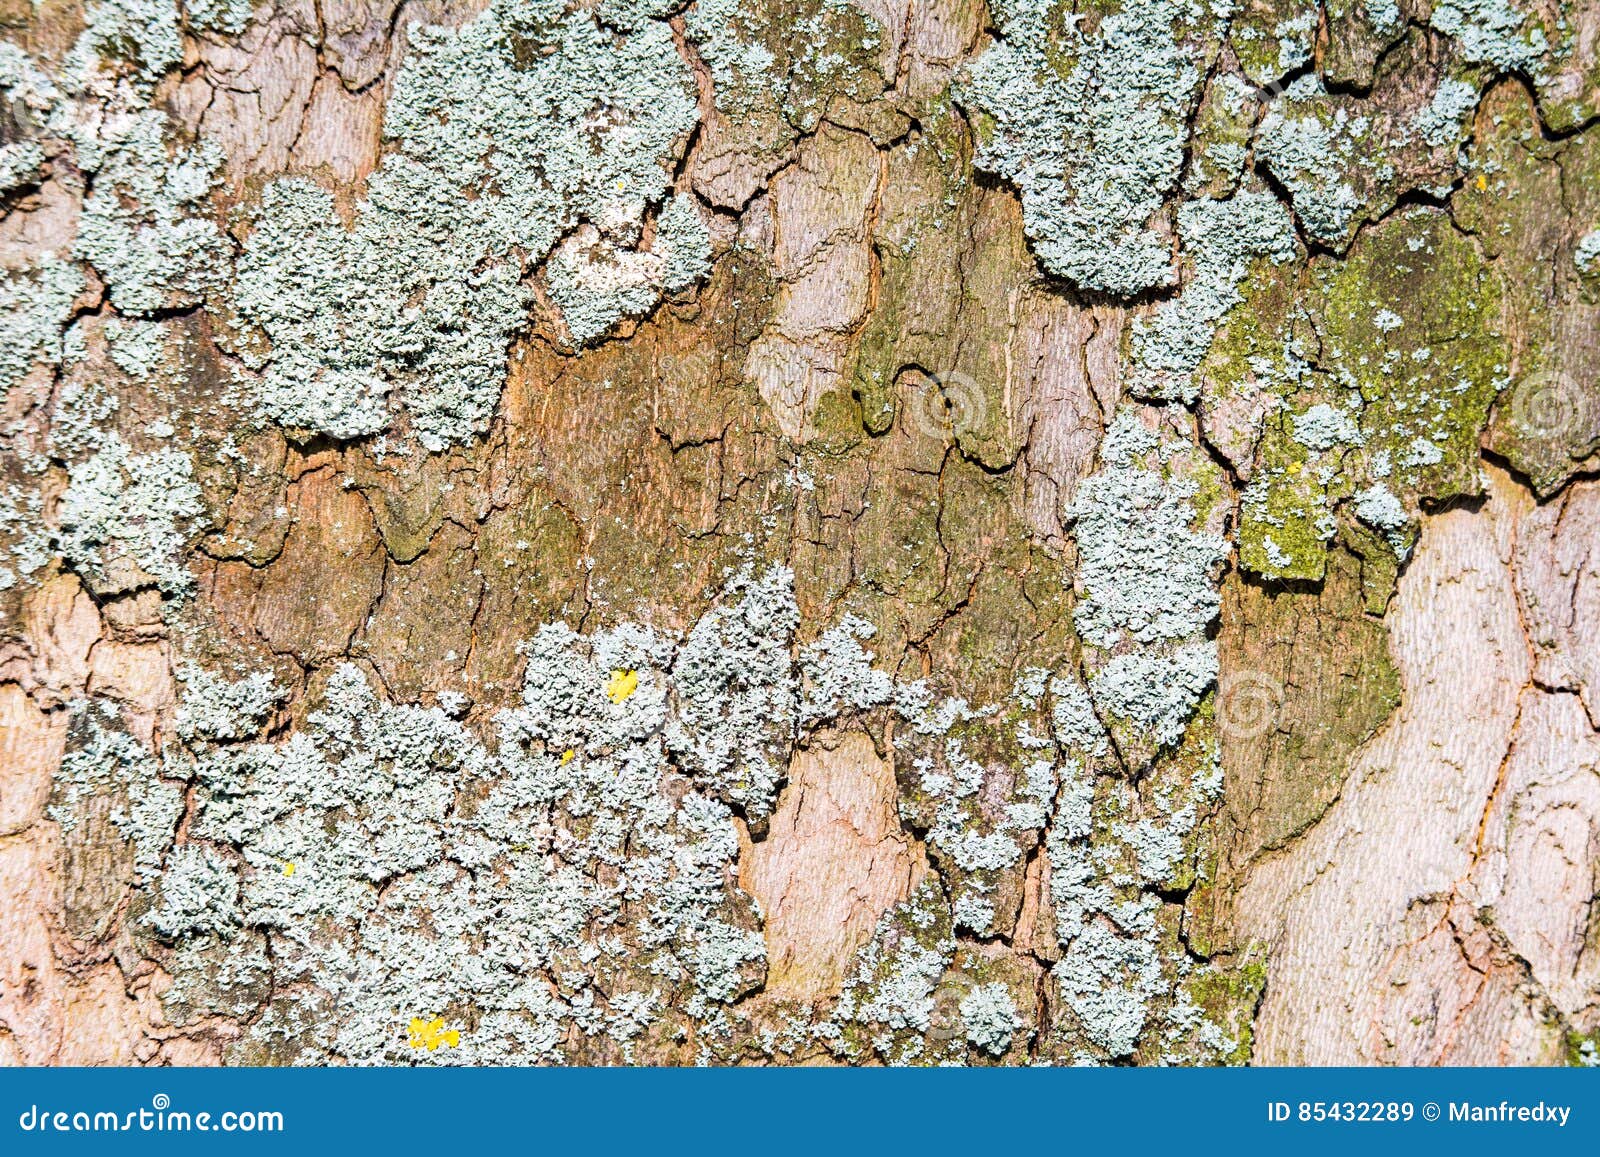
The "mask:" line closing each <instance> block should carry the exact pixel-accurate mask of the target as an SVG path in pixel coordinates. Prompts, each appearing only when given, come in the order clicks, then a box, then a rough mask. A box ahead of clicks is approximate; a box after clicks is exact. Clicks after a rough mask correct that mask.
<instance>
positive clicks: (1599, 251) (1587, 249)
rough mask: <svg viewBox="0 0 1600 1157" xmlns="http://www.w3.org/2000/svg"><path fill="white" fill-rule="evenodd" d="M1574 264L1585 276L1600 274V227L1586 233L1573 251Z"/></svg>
mask: <svg viewBox="0 0 1600 1157" xmlns="http://www.w3.org/2000/svg"><path fill="white" fill-rule="evenodd" d="M1572 264H1573V265H1574V266H1576V267H1577V270H1578V272H1579V273H1581V274H1582V275H1583V276H1585V277H1593V276H1595V275H1597V274H1600V229H1595V230H1592V231H1590V232H1588V233H1585V234H1584V235H1583V236H1582V237H1581V238H1580V239H1579V241H1578V246H1577V248H1576V249H1574V250H1573V253H1572Z"/></svg>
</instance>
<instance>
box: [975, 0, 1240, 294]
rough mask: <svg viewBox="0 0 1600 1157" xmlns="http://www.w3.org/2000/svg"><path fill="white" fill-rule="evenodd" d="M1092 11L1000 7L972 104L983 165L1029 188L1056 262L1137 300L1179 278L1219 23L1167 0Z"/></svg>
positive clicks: (1046, 255)
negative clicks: (1184, 195) (1178, 202)
mask: <svg viewBox="0 0 1600 1157" xmlns="http://www.w3.org/2000/svg"><path fill="white" fill-rule="evenodd" d="M1095 14H1096V16H1098V17H1099V18H1100V19H1099V21H1098V24H1099V27H1098V28H1097V29H1095V30H1093V31H1092V32H1090V31H1085V29H1084V28H1082V27H1081V24H1082V22H1083V21H1084V19H1085V17H1086V15H1087V14H1086V13H1079V12H1071V11H1069V10H1068V8H1067V6H1066V5H1064V4H1061V3H1058V2H1055V0H1014V2H1008V3H1003V4H1000V5H998V6H997V7H996V9H995V17H996V22H997V23H998V24H999V27H1000V37H999V39H997V40H996V41H995V42H994V43H993V44H991V45H990V46H989V47H988V48H987V49H986V50H985V51H984V53H983V55H982V56H980V57H979V58H978V59H977V60H976V61H975V62H974V63H973V65H972V68H971V74H970V76H969V77H968V79H967V80H966V82H965V83H964V84H963V85H962V86H961V87H960V89H959V94H960V99H961V100H962V101H963V102H964V103H965V104H966V105H968V106H969V107H970V108H971V109H972V110H973V111H974V113H975V115H976V117H977V129H978V139H979V148H978V153H977V157H976V158H975V163H976V164H977V166H978V167H979V168H980V169H985V170H987V171H989V172H993V173H998V174H999V175H1001V176H1003V177H1005V178H1006V179H1007V180H1010V181H1013V182H1015V183H1016V185H1017V188H1018V190H1019V191H1020V193H1021V195H1022V206H1023V213H1024V219H1025V221H1026V224H1027V229H1028V236H1029V237H1030V238H1031V239H1032V241H1033V243H1034V249H1035V252H1036V253H1037V254H1038V256H1039V260H1040V262H1041V264H1043V266H1044V267H1045V268H1046V269H1047V270H1049V271H1050V272H1051V273H1054V274H1056V275H1058V276H1061V277H1065V278H1067V279H1069V280H1070V281H1072V282H1073V283H1074V284H1076V285H1079V286H1082V287H1083V288H1085V289H1091V290H1097V291H1100V292H1103V293H1110V294H1115V295H1117V296H1123V297H1125V296H1129V295H1132V294H1136V293H1139V292H1141V291H1143V290H1146V289H1150V288H1152V287H1155V286H1162V285H1168V284H1170V283H1171V282H1172V280H1173V272H1174V271H1173V268H1172V257H1171V250H1170V245H1169V242H1168V240H1167V238H1166V236H1164V235H1163V232H1162V231H1161V230H1160V229H1159V228H1158V226H1159V225H1161V224H1164V223H1165V222H1164V221H1163V218H1164V215H1165V205H1166V199H1167V196H1168V195H1169V194H1170V193H1171V192H1172V190H1173V189H1174V188H1175V187H1176V185H1177V182H1178V177H1179V174H1180V172H1181V170H1182V166H1183V150H1184V136H1185V128H1186V121H1187V117H1188V115H1189V112H1190V108H1191V105H1192V104H1193V102H1194V101H1195V99H1196V96H1197V93H1198V89H1199V86H1200V82H1201V80H1202V78H1203V76H1204V74H1205V60H1206V57H1207V53H1206V52H1205V51H1202V50H1197V47H1198V45H1199V44H1203V43H1204V41H1205V39H1206V38H1207V37H1208V36H1209V35H1210V34H1211V32H1212V28H1211V19H1210V17H1209V16H1208V15H1204V14H1200V13H1199V11H1198V9H1194V8H1191V7H1189V6H1187V5H1183V4H1176V3H1169V2H1167V0H1138V2H1137V3H1133V4H1128V5H1123V6H1120V7H1119V6H1109V5H1108V6H1106V10H1105V11H1104V12H1103V14H1102V13H1101V12H1099V11H1097V12H1096V13H1095Z"/></svg>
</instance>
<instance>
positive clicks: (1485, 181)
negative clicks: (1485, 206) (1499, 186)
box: [1478, 173, 1489, 193]
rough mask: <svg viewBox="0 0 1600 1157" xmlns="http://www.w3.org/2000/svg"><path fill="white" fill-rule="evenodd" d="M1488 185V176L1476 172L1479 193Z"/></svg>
mask: <svg viewBox="0 0 1600 1157" xmlns="http://www.w3.org/2000/svg"><path fill="white" fill-rule="evenodd" d="M1488 187H1489V178H1488V177H1485V176H1484V175H1483V174H1482V173H1479V174H1478V192H1480V193H1481V192H1483V191H1484V190H1485V189H1487V188H1488Z"/></svg>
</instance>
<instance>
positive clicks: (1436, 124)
mask: <svg viewBox="0 0 1600 1157" xmlns="http://www.w3.org/2000/svg"><path fill="white" fill-rule="evenodd" d="M1477 107H1478V89H1477V86H1476V85H1473V84H1469V83H1468V82H1466V81H1464V80H1451V79H1449V78H1448V77H1447V78H1446V79H1444V80H1441V81H1440V82H1439V87H1438V88H1437V89H1435V90H1434V93H1433V99H1432V100H1431V101H1429V102H1428V107H1427V108H1425V109H1423V110H1422V111H1421V112H1419V113H1418V114H1417V115H1416V118H1415V119H1414V121H1413V124H1415V126H1416V129H1417V132H1419V133H1421V134H1422V139H1423V140H1424V141H1426V142H1427V143H1428V144H1430V145H1433V146H1435V147H1438V146H1441V145H1449V144H1454V143H1455V141H1456V139H1457V138H1458V137H1459V136H1460V134H1461V122H1462V120H1463V119H1464V118H1465V117H1466V115H1467V114H1468V113H1470V112H1471V111H1472V110H1473V109H1475V108H1477Z"/></svg>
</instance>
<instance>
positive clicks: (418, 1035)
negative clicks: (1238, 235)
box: [406, 1016, 461, 1053]
mask: <svg viewBox="0 0 1600 1157" xmlns="http://www.w3.org/2000/svg"><path fill="white" fill-rule="evenodd" d="M406 1043H408V1044H409V1045H410V1046H411V1047H412V1048H414V1049H427V1050H428V1051H429V1052H430V1053H431V1052H433V1051H434V1050H435V1049H436V1048H438V1047H439V1046H440V1045H444V1046H446V1047H447V1048H452V1049H453V1048H455V1047H456V1046H457V1045H458V1044H460V1043H461V1030H460V1029H454V1028H452V1029H449V1030H446V1029H445V1027H444V1017H442V1016H436V1017H434V1018H433V1019H432V1020H423V1019H422V1018H421V1017H420V1016H414V1017H412V1018H411V1031H410V1033H409V1034H408V1040H407V1042H406Z"/></svg>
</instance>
